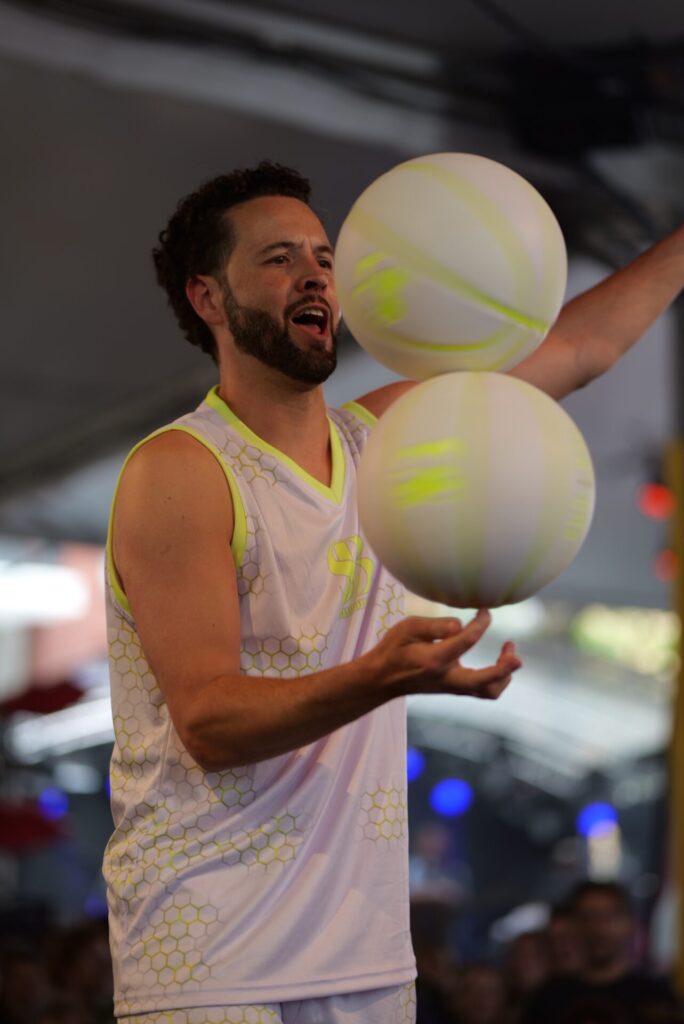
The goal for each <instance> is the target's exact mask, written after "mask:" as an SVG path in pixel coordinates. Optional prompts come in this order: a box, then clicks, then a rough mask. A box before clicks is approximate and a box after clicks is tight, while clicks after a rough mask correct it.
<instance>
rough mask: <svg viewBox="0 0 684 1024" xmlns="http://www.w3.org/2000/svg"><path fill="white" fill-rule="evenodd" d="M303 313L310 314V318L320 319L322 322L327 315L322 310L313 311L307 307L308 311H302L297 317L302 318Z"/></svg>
mask: <svg viewBox="0 0 684 1024" xmlns="http://www.w3.org/2000/svg"><path fill="white" fill-rule="evenodd" d="M303 313H308V314H309V316H317V317H320V319H321V320H324V319H325V313H324V312H323V310H322V309H311V308H310V307H308V306H307V307H306V309H300V310H299V312H298V313H297V314H296V316H302V314H303Z"/></svg>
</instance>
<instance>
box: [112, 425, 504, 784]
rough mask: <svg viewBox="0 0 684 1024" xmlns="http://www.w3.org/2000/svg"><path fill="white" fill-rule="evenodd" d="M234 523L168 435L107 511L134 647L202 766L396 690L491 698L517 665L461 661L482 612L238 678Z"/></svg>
mask: <svg viewBox="0 0 684 1024" xmlns="http://www.w3.org/2000/svg"><path fill="white" fill-rule="evenodd" d="M232 518H233V516H232V505H231V500H230V492H229V490H228V486H227V483H226V480H225V477H224V476H223V473H222V472H221V469H220V467H219V466H218V464H217V463H216V460H215V459H214V457H213V456H212V455H211V454H210V453H209V452H208V451H207V450H206V449H204V448H203V447H202V446H201V445H200V444H199V443H198V442H197V441H195V440H194V439H193V438H191V437H189V436H187V435H185V434H182V433H179V432H170V433H167V434H162V435H160V436H159V437H157V438H155V439H154V440H152V441H150V442H148V443H147V444H146V445H144V446H143V447H142V448H141V449H140V450H139V451H138V452H137V453H136V454H135V455H134V456H133V458H132V459H131V460H130V462H129V464H128V466H127V468H126V470H125V472H124V475H123V478H122V481H121V484H120V487H119V492H118V497H117V503H116V512H115V518H114V530H113V544H114V557H115V561H116V566H117V569H118V572H119V575H120V577H121V581H122V584H123V587H124V590H125V591H126V594H127V597H128V600H129V603H130V606H131V610H132V612H133V616H134V618H135V622H136V626H137V629H138V633H139V635H140V639H141V642H142V646H143V650H144V651H145V655H146V657H147V659H148V661H149V664H150V667H151V669H152V671H153V673H154V675H155V677H156V679H157V681H158V683H159V686H160V687H161V690H162V692H163V694H164V697H165V700H166V702H167V704H168V708H169V712H170V714H171V718H172V721H173V723H174V726H175V728H176V730H177V732H178V734H179V736H180V738H181V741H182V742H183V744H184V745H185V746H186V748H187V749H188V751H189V752H190V754H191V755H192V756H193V758H194V759H195V760H196V761H197V762H198V763H199V764H200V765H202V766H203V767H204V768H206V769H207V770H221V769H225V768H231V767H235V766H237V765H242V764H248V763H251V762H254V761H257V760H264V759H266V758H269V757H275V756H276V755H278V754H282V753H285V752H287V751H289V750H294V749H296V748H297V747H300V746H304V745H305V744H307V743H311V742H313V741H314V740H316V739H319V738H320V737H321V736H324V735H326V734H328V733H330V732H332V731H333V730H335V729H337V728H339V727H340V726H342V725H345V724H346V723H347V722H350V721H352V720H353V719H355V718H358V717H360V716H361V715H364V714H366V713H367V712H368V711H371V710H372V709H373V708H375V707H377V706H379V705H380V704H383V703H385V702H386V701H388V700H392V699H393V698H395V697H398V696H401V695H403V694H406V693H415V692H447V693H462V694H472V695H474V696H480V697H485V698H493V697H497V696H498V695H499V694H500V693H501V692H502V691H503V689H504V688H505V687H506V686H507V684H508V681H509V679H510V675H511V673H512V672H513V671H515V670H516V668H518V667H519V665H520V661H519V660H518V658H517V657H516V655H515V652H514V650H513V647H512V645H510V644H508V645H504V649H503V650H502V653H501V656H500V658H499V659H498V661H497V663H496V664H495V665H492V666H489V667H488V668H486V669H481V670H477V671H475V670H471V669H466V668H464V667H463V666H461V665H460V664H459V661H458V659H459V658H460V656H461V655H462V654H464V653H465V652H466V651H467V650H469V649H470V648H471V647H472V646H473V644H474V643H476V642H477V640H478V639H479V638H480V637H481V636H482V634H483V632H484V631H485V629H486V628H487V625H488V621H489V617H488V615H487V614H486V613H482V614H481V615H480V616H478V618H476V619H475V620H473V621H472V622H471V623H469V624H468V625H467V626H466V627H462V626H461V625H460V623H459V622H458V620H457V619H450V618H445V619H423V618H410V619H406V620H405V621H404V622H401V623H399V624H398V625H397V626H395V627H394V628H393V629H391V630H390V631H389V632H388V633H387V634H386V636H385V637H384V638H383V640H382V641H381V643H380V644H379V645H378V646H377V647H375V648H374V649H373V650H371V651H369V652H368V653H367V654H365V655H363V656H362V657H360V658H358V659H356V660H355V661H352V662H349V663H348V664H346V665H340V666H338V667H337V668H331V669H327V670H325V671H323V672H317V673H313V674H311V675H307V676H301V677H299V678H296V679H287V680H282V679H280V678H271V677H260V676H245V675H242V674H241V672H240V663H239V651H240V622H239V604H238V594H237V583H236V569H235V564H234V562H233V558H232V555H231V551H230V546H229V540H230V536H231V533H232V528H233V522H232Z"/></svg>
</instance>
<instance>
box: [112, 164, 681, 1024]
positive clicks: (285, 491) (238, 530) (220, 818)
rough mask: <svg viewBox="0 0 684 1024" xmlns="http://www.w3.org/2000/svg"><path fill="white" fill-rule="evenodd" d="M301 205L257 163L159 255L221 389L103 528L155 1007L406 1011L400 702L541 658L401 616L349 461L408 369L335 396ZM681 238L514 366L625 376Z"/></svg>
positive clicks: (136, 937)
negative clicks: (482, 662) (359, 508)
mask: <svg viewBox="0 0 684 1024" xmlns="http://www.w3.org/2000/svg"><path fill="white" fill-rule="evenodd" d="M308 203H309V186H308V183H307V182H306V181H305V180H304V179H303V178H301V177H300V176H299V175H298V174H296V173H295V172H293V171H289V170H287V169H285V168H282V167H279V166H278V165H272V164H269V163H263V164H261V165H260V166H259V167H258V168H256V169H255V170H253V171H239V172H235V173H234V174H232V175H228V176H224V177H220V178H217V179H214V180H213V181H211V182H208V183H207V184H205V185H204V186H203V187H202V188H201V189H200V190H199V191H198V192H197V193H195V194H193V195H191V196H188V197H186V199H184V200H183V201H182V202H181V203H180V204H179V207H178V209H177V210H176V213H175V214H174V216H173V217H172V218H171V220H170V222H169V225H168V227H167V229H166V230H165V231H164V232H162V234H161V236H160V245H159V248H158V249H156V250H155V262H156V267H157V275H158V279H159V281H160V283H161V284H162V285H163V286H164V288H165V289H166V291H167V294H168V296H169V301H170V304H171V306H172V308H173V309H174V312H175V313H176V316H177V319H178V321H179V324H180V326H181V328H182V330H183V331H184V333H185V334H186V336H187V338H188V340H190V341H191V342H192V343H193V344H196V345H198V346H199V347H201V348H202V349H203V350H204V351H207V352H209V353H210V354H212V356H213V357H214V358H215V360H216V361H217V363H218V370H219V384H218V387H217V388H215V389H212V391H211V392H210V393H209V395H208V396H207V399H206V400H205V402H203V403H202V404H201V405H200V406H199V408H198V409H197V410H196V411H195V412H194V413H190V414H189V415H188V416H186V417H182V418H181V419H180V420H179V421H177V422H176V423H175V424H173V425H172V427H171V429H165V430H163V431H161V432H158V433H157V434H155V435H152V437H151V438H148V439H146V440H145V442H143V443H141V445H139V446H138V447H137V448H136V449H134V451H133V453H132V455H131V456H130V457H129V460H128V461H127V463H126V465H125V467H124V470H123V472H122V476H121V480H120V484H119V487H118V490H117V494H116V498H115V507H114V511H113V515H112V527H111V531H110V543H109V545H108V603H109V612H108V614H109V629H110V661H111V669H112V696H113V707H114V722H115V729H116V737H117V739H116V745H115V748H114V754H113V759H112V802H113V812H114V818H115V823H116V831H115V833H114V835H113V836H112V839H111V841H110V843H109V846H108V849H107V853H106V857H105V874H106V878H107V883H108V891H109V902H110V919H111V934H112V948H113V955H114V962H115V986H116V996H115V1010H116V1014H117V1015H118V1016H119V1017H131V1015H135V1016H133V1017H132V1020H133V1021H134V1022H135V1024H143V1022H144V1024H148V1022H149V1024H151V1022H152V1021H158V1020H161V1019H162V1018H161V1016H160V1015H161V1014H162V1013H163V1014H164V1016H163V1019H164V1021H168V1020H172V1021H173V1022H174V1024H205V1022H208V1021H212V1022H214V1021H215V1022H224V1021H243V1020H245V1021H246V1020H259V1021H262V1020H263V1021H268V1022H269V1024H277V1022H285V1024H288V1022H294V1021H295V1020H296V1021H297V1022H298V1024H304V1022H307V1021H314V1020H315V1021H338V1020H341V1019H342V1017H344V1020H345V1022H347V1024H350V1022H352V1021H358V1022H364V1024H373V1022H376V1021H377V1022H378V1024H386V1022H388V1021H409V1022H410V1021H412V1020H413V1014H414V1000H413V992H412V984H413V977H414V973H415V964H414V958H413V954H412V951H411V946H410V939H409V934H408V891H407V889H408V887H407V879H406V860H407V858H406V822H405V818H406V800H405V785H406V783H405V714H404V704H403V700H402V699H401V698H403V697H404V696H405V695H406V694H409V693H436V692H440V693H452V694H469V695H472V696H477V697H481V698H486V699H492V698H496V697H498V696H499V695H500V694H501V693H502V692H503V690H504V689H505V688H506V686H507V685H508V683H509V681H510V678H511V675H512V673H514V672H515V671H516V670H517V669H518V668H519V667H520V664H521V663H520V660H519V659H518V657H517V655H516V653H515V648H514V646H513V644H512V643H506V644H505V645H504V646H503V648H502V650H501V654H500V656H499V658H498V660H497V662H496V663H495V664H494V665H490V666H488V667H487V668H484V669H481V670H479V671H473V670H469V669H467V668H465V667H464V666H462V665H461V663H460V660H459V659H460V658H461V656H462V655H463V654H465V653H466V652H467V651H468V650H469V649H470V648H472V647H473V645H474V644H475V643H477V641H478V639H479V638H480V637H481V636H482V634H483V632H484V631H485V629H486V628H487V625H488V622H489V616H488V614H487V613H486V612H485V611H482V612H480V613H479V614H478V615H477V616H476V617H475V618H474V619H473V620H472V621H471V622H469V623H468V624H467V625H465V626H462V625H461V623H460V622H459V621H458V620H457V619H454V618H448V617H446V618H441V619H427V618H409V619H406V620H404V621H401V588H400V587H399V585H398V584H397V583H396V581H395V580H393V579H392V578H391V577H390V576H389V575H388V574H387V573H386V572H385V571H384V569H383V568H382V567H381V566H379V565H377V564H376V561H375V559H374V556H373V553H372V552H371V551H369V550H368V549H367V546H366V545H365V542H364V539H363V537H362V536H361V534H360V530H359V526H358V520H357V514H356V500H355V467H356V463H357V460H358V457H359V454H360V451H361V449H362V448H363V444H364V442H365V440H366V437H367V435H368V431H369V429H370V427H371V425H372V423H373V422H374V421H375V418H376V417H378V416H380V415H381V414H382V413H383V411H384V410H385V409H386V408H387V407H388V406H389V405H390V403H391V402H392V401H394V399H395V398H397V397H398V396H399V395H400V394H402V393H403V392H404V391H406V390H407V389H408V388H410V387H412V384H411V383H410V382H403V383H399V384H394V385H390V386H388V387H386V388H381V389H379V390H378V391H375V392H373V393H371V394H368V395H365V396H364V397H362V398H361V399H359V401H358V402H357V403H351V405H350V406H349V407H347V408H345V409H344V410H340V411H331V410H326V407H325V404H324V399H323V394H322V389H321V384H322V383H323V381H324V380H325V379H326V378H327V376H328V375H329V374H330V373H331V372H332V370H333V369H334V366H335V334H336V330H337V327H338V324H339V309H338V304H337V300H336V296H335V286H334V279H333V273H332V249H331V246H330V242H329V240H328V238H327V236H326V234H325V231H324V228H323V226H322V225H321V223H320V221H319V219H318V218H317V217H316V215H315V214H314V212H313V211H312V209H311V208H310V206H309V205H308ZM682 248H683V246H682V238H681V237H678V236H673V237H672V238H671V239H669V240H667V241H665V242H663V243H661V245H660V247H657V248H656V249H654V250H653V251H652V252H651V253H650V254H649V255H648V256H645V257H643V258H642V260H641V261H640V262H638V264H635V265H633V266H632V267H631V268H627V269H625V270H624V271H622V276H620V275H617V276H616V277H614V278H613V279H611V280H610V281H608V282H606V283H605V284H604V285H602V286H601V289H600V290H597V289H595V290H594V291H593V292H590V293H588V294H587V295H586V296H585V297H583V299H582V300H575V302H574V303H572V304H570V306H569V307H568V308H567V309H566V310H565V311H564V313H563V314H562V316H561V318H560V320H559V323H558V326H557V328H556V329H555V330H554V331H553V332H552V334H551V335H550V336H549V338H548V339H547V340H546V341H545V342H544V345H543V346H542V347H541V349H540V350H539V351H538V352H537V353H535V354H534V355H533V356H532V357H531V358H530V359H529V360H527V362H526V363H525V364H524V365H523V366H521V367H520V368H518V370H517V371H516V372H517V373H518V375H520V376H524V377H525V379H527V380H529V381H531V382H532V383H534V384H536V385H537V386H539V387H543V388H544V389H545V390H546V391H548V392H549V394H552V395H554V396H556V397H560V396H561V395H562V394H566V393H567V392H569V391H571V390H572V389H573V388H575V387H579V386H581V385H583V384H585V383H587V382H588V381H589V380H590V379H592V377H594V376H596V375H597V374H599V373H601V372H603V370H605V369H607V368H608V367H609V366H610V365H611V364H612V363H613V361H614V360H615V359H616V358H617V357H618V355H619V354H620V353H621V352H622V351H624V350H625V349H626V348H628V347H629V346H630V345H631V344H632V343H633V342H634V341H636V340H637V338H638V336H639V335H640V334H641V333H642V331H643V330H644V329H645V327H646V326H647V325H648V324H649V323H650V322H651V321H652V320H653V319H654V318H655V316H657V314H658V313H659V312H660V311H661V310H662V309H663V308H664V307H665V306H666V305H667V303H668V302H669V301H670V300H671V299H672V298H673V297H674V295H675V294H676V293H677V291H678V289H679V287H680V285H681V281H682V279H684V252H682ZM636 285H639V286H640V288H639V289H637V287H636ZM637 290H638V291H639V295H637ZM542 350H543V351H542Z"/></svg>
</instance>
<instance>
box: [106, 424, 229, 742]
mask: <svg viewBox="0 0 684 1024" xmlns="http://www.w3.org/2000/svg"><path fill="white" fill-rule="evenodd" d="M233 526H234V511H233V503H232V499H231V494H230V490H229V487H228V483H227V480H226V476H225V474H224V473H223V471H222V469H221V466H220V465H219V464H218V461H217V459H216V458H215V457H214V455H212V453H211V452H210V451H208V450H207V449H206V448H204V447H203V446H202V445H201V444H200V443H199V442H198V441H196V440H194V439H193V438H192V437H189V436H188V435H187V434H184V433H181V432H179V431H169V432H167V433H164V434H161V435H159V436H158V437H156V438H153V439H152V440H150V441H148V442H147V443H146V444H145V445H143V446H142V447H141V448H140V449H139V450H138V451H137V452H136V453H135V454H134V455H133V456H132V458H131V459H130V461H129V463H128V464H127V466H126V468H125V470H124V472H123V474H122V478H121V481H120V484H119V488H118V491H117V496H116V504H115V510H114V516H113V523H112V545H113V557H114V560H115V564H116V569H117V572H118V575H119V578H120V581H121V583H122V586H123V588H124V590H125V593H126V596H127V598H128V602H129V604H130V608H131V612H132V614H133V617H134V620H135V624H136V628H137V630H138V634H139V636H140V640H141V643H142V647H143V650H144V652H145V656H146V658H147V660H148V662H149V665H150V668H151V669H152V672H153V673H154V675H155V677H156V679H157V682H158V683H159V686H160V687H161V689H162V692H163V694H164V697H165V699H166V701H167V704H168V706H169V711H170V713H171V717H172V720H173V722H174V725H175V727H176V729H177V731H178V733H179V735H180V736H181V739H182V740H183V742H185V743H186V745H188V744H187V736H188V728H189V726H191V724H192V718H193V708H194V706H196V704H197V701H198V700H200V701H201V692H202V685H203V683H209V682H210V681H211V680H212V679H216V677H218V676H221V675H226V674H233V673H238V672H239V651H240V622H239V604H238V594H237V580H236V568H235V562H234V560H233V555H232V552H231V548H230V540H231V536H232V532H233Z"/></svg>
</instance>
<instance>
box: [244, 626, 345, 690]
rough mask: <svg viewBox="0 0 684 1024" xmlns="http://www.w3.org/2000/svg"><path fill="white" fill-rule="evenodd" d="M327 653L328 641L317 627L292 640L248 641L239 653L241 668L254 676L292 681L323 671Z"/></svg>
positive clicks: (271, 638) (289, 637) (297, 635)
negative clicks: (277, 677) (276, 677)
mask: <svg viewBox="0 0 684 1024" xmlns="http://www.w3.org/2000/svg"><path fill="white" fill-rule="evenodd" d="M327 650H328V638H327V636H325V635H324V634H323V633H320V632H319V631H318V630H317V629H316V627H315V626H305V627H304V628H303V629H302V631H301V632H300V633H298V634H295V635H293V636H284V637H275V636H270V637H267V638H266V639H265V640H257V639H256V638H255V637H249V638H248V639H247V640H246V641H245V642H244V643H243V645H242V647H241V649H240V668H241V669H242V671H243V672H246V673H248V674H252V675H264V676H280V678H281V679H292V678H295V677H296V676H303V675H308V674H309V673H310V672H320V671H321V669H324V668H325V655H326V652H327Z"/></svg>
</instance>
